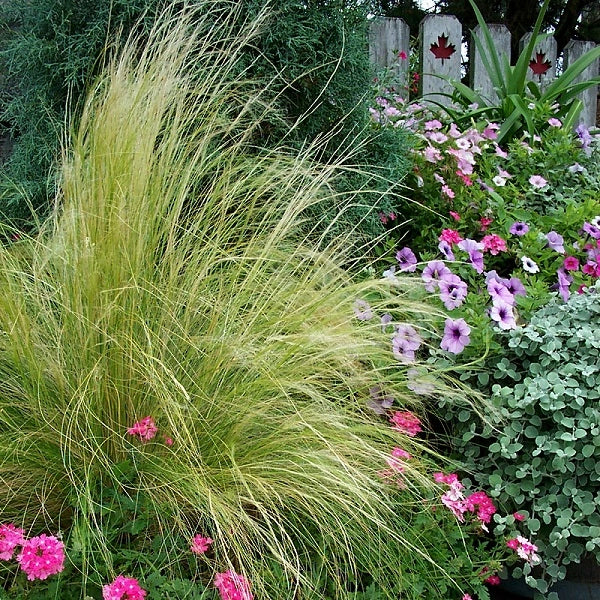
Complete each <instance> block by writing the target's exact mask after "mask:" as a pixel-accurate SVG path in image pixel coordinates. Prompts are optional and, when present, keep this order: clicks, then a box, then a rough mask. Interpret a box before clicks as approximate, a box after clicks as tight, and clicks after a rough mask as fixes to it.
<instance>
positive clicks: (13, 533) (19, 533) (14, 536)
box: [0, 523, 25, 560]
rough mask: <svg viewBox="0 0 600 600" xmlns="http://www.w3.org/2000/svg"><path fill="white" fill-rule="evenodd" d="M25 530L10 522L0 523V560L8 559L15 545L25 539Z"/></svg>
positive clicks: (18, 544) (20, 543)
mask: <svg viewBox="0 0 600 600" xmlns="http://www.w3.org/2000/svg"><path fill="white" fill-rule="evenodd" d="M24 534H25V532H24V531H23V530H22V529H21V528H19V527H15V525H13V524H12V523H9V524H8V525H0V560H10V559H11V558H12V557H13V553H14V551H15V548H16V547H17V546H22V545H23V542H24V541H25V536H24Z"/></svg>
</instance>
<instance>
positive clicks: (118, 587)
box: [102, 575, 147, 600]
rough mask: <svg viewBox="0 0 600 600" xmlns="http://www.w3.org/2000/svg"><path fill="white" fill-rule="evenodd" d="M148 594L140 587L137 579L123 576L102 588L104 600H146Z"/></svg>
mask: <svg viewBox="0 0 600 600" xmlns="http://www.w3.org/2000/svg"><path fill="white" fill-rule="evenodd" d="M146 594H147V592H146V590H144V589H142V588H141V587H140V584H139V582H138V580H137V579H134V578H133V577H125V576H123V575H119V576H118V577H117V578H116V579H115V580H114V581H113V582H112V583H110V584H108V585H105V586H103V587H102V598H103V599H104V600H144V596H145V595H146Z"/></svg>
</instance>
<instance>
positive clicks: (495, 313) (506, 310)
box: [490, 300, 517, 329]
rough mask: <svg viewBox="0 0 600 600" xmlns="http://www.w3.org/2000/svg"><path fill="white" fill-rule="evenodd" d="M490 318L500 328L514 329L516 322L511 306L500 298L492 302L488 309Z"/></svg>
mask: <svg viewBox="0 0 600 600" xmlns="http://www.w3.org/2000/svg"><path fill="white" fill-rule="evenodd" d="M490 318H491V319H492V321H495V322H496V323H498V326H499V327H500V329H515V327H516V326H517V323H516V321H515V315H514V313H513V307H512V306H511V305H510V304H506V302H502V301H501V300H499V301H497V302H494V304H492V308H491V309H490Z"/></svg>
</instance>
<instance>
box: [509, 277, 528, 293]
mask: <svg viewBox="0 0 600 600" xmlns="http://www.w3.org/2000/svg"><path fill="white" fill-rule="evenodd" d="M506 289H507V290H508V291H509V292H510V293H511V294H512V295H513V296H527V290H526V289H525V286H524V285H523V283H522V282H521V280H520V279H519V278H518V277H511V278H510V279H509V280H508V283H507V284H506Z"/></svg>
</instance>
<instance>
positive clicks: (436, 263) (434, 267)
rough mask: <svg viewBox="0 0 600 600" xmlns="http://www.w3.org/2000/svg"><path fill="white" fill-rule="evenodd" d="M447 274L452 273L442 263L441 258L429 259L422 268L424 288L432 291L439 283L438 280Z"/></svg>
mask: <svg viewBox="0 0 600 600" xmlns="http://www.w3.org/2000/svg"><path fill="white" fill-rule="evenodd" d="M447 275H452V271H450V269H449V268H448V267H447V266H446V265H445V264H444V261H443V260H430V261H429V262H428V263H427V265H426V267H425V268H424V269H423V274H422V275H421V279H422V280H423V282H424V283H425V289H426V290H427V291H428V292H430V293H432V292H434V291H435V288H436V287H437V286H438V284H439V280H440V279H441V278H442V277H445V276H447Z"/></svg>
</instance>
